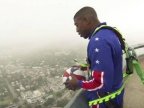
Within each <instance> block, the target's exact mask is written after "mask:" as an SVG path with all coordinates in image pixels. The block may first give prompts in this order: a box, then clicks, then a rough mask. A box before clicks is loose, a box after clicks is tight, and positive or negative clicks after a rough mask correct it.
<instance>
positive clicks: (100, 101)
mask: <svg viewBox="0 0 144 108" xmlns="http://www.w3.org/2000/svg"><path fill="white" fill-rule="evenodd" d="M128 76H129V75H128V74H126V73H125V74H123V77H125V78H126V79H125V81H124V83H123V85H122V87H121V88H120V89H118V90H117V91H115V92H113V93H110V94H109V95H107V96H104V97H101V98H99V99H96V100H93V101H90V102H89V106H92V105H97V104H101V103H104V102H107V101H109V100H111V99H114V98H116V96H118V95H120V94H121V92H122V91H123V89H124V87H125V85H126V82H127V79H128Z"/></svg>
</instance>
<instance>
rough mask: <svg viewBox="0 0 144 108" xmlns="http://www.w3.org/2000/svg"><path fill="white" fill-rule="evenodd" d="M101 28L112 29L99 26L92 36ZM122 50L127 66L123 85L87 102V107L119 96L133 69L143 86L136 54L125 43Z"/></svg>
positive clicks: (143, 72)
mask: <svg viewBox="0 0 144 108" xmlns="http://www.w3.org/2000/svg"><path fill="white" fill-rule="evenodd" d="M101 28H109V29H112V27H109V26H107V25H101V26H100V27H98V28H96V30H95V31H94V33H93V34H92V35H94V34H95V33H96V32H97V31H99V30H100V29H101ZM113 30H115V31H116V32H117V33H118V34H120V35H121V33H120V32H119V30H117V29H116V28H113ZM121 36H122V35H121ZM122 39H123V38H122ZM120 41H121V40H120ZM122 48H124V49H123V50H124V52H125V54H126V62H127V64H126V67H127V69H126V72H124V73H123V85H122V86H121V88H119V89H118V90H117V91H115V92H113V93H110V94H108V95H107V96H104V97H100V98H98V99H96V100H92V101H89V106H92V105H97V104H101V103H104V102H108V101H109V100H111V99H114V98H116V96H118V95H120V94H121V92H122V91H123V89H124V87H125V85H126V82H127V80H128V78H129V76H130V75H131V74H132V73H133V71H134V68H135V70H136V72H137V74H138V76H139V77H140V79H141V81H142V83H143V84H144V71H143V70H142V68H141V64H140V62H139V61H138V59H137V56H136V53H135V51H134V49H133V48H130V47H128V45H127V44H126V43H125V47H122ZM75 61H76V62H78V61H77V60H75ZM79 64H80V66H82V67H88V64H82V63H79Z"/></svg>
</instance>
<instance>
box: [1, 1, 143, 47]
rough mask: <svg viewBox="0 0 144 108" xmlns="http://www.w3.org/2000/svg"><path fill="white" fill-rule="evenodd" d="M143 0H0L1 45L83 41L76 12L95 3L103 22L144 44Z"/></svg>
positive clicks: (39, 44)
mask: <svg viewBox="0 0 144 108" xmlns="http://www.w3.org/2000/svg"><path fill="white" fill-rule="evenodd" d="M143 4H144V3H143V1H142V0H0V46H14V45H15V46H17V47H18V46H22V45H24V46H35V47H39V46H45V45H49V44H50V43H53V44H57V45H67V44H74V42H76V43H79V44H82V43H85V42H86V40H84V39H82V38H80V37H79V36H78V34H77V33H76V32H75V26H74V24H73V16H74V14H75V13H76V12H77V11H78V10H79V9H80V8H82V7H83V6H92V7H93V8H95V10H96V11H97V14H98V17H99V19H100V21H101V22H107V24H108V25H112V26H116V27H117V28H119V29H120V31H121V32H122V33H123V34H124V35H125V38H126V39H127V41H128V42H129V43H131V44H133V43H134V44H135V43H144V13H143V10H144V5H143Z"/></svg>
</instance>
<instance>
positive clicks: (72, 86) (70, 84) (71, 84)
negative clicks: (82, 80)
mask: <svg viewBox="0 0 144 108" xmlns="http://www.w3.org/2000/svg"><path fill="white" fill-rule="evenodd" d="M71 77H72V78H71V79H70V80H68V81H66V82H65V83H64V84H65V86H66V88H68V89H69V90H74V91H75V90H76V89H78V88H79V86H78V80H77V79H76V77H75V76H74V75H71Z"/></svg>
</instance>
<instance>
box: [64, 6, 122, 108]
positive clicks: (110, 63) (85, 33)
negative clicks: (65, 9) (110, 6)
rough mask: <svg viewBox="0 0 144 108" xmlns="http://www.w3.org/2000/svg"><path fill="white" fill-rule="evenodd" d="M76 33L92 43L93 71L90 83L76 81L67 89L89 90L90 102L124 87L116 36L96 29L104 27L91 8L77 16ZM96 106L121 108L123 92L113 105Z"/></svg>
mask: <svg viewBox="0 0 144 108" xmlns="http://www.w3.org/2000/svg"><path fill="white" fill-rule="evenodd" d="M74 24H75V26H76V31H77V32H78V34H79V35H80V36H81V37H83V38H84V39H89V43H88V47H87V57H88V61H89V65H90V67H89V68H90V70H91V79H90V80H89V81H80V80H77V79H76V78H75V77H72V80H69V81H67V82H66V87H67V88H69V89H71V90H75V89H76V88H79V87H80V88H83V89H84V90H86V97H87V99H88V101H92V100H95V99H97V98H99V97H102V96H105V95H107V94H108V93H113V92H114V91H116V90H118V89H119V88H121V86H122V80H123V77H122V76H123V75H122V48H121V43H120V41H119V39H118V36H117V34H116V33H115V32H114V31H113V30H110V29H106V28H104V29H100V30H99V31H97V29H98V28H99V27H101V26H103V25H106V23H101V22H100V21H99V19H98V17H97V14H96V12H95V10H94V9H93V8H92V7H83V8H81V9H80V10H79V11H78V12H77V13H76V14H75V16H74ZM108 104H109V102H108V103H102V104H98V105H93V106H92V108H122V104H123V92H122V93H121V94H120V95H119V96H117V97H116V98H114V99H113V100H111V101H110V104H109V105H108Z"/></svg>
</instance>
